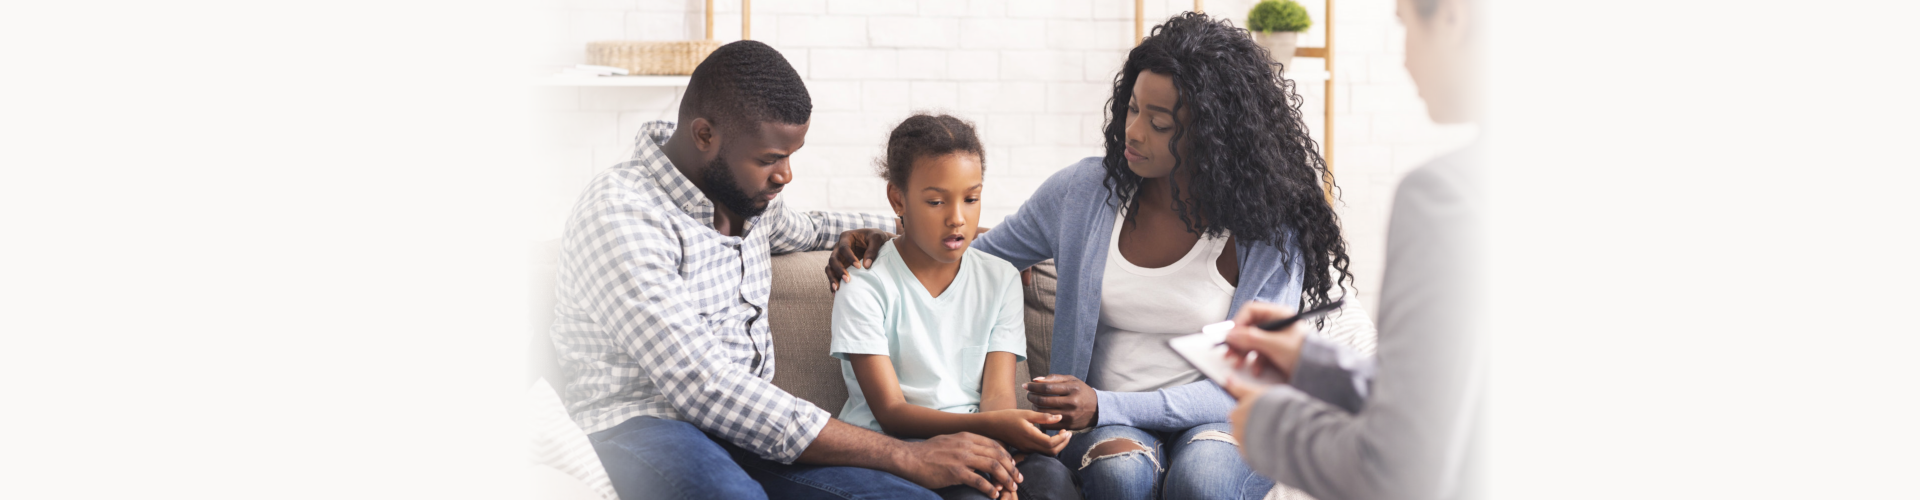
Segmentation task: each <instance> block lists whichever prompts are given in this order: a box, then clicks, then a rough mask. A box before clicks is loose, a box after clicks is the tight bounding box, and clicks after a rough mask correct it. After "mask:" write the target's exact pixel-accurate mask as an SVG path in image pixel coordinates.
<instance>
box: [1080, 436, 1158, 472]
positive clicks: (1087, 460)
mask: <svg viewBox="0 0 1920 500" xmlns="http://www.w3.org/2000/svg"><path fill="white" fill-rule="evenodd" d="M1120 440H1126V441H1127V442H1131V443H1133V445H1134V446H1136V447H1139V448H1140V449H1137V450H1127V451H1122V452H1119V453H1110V454H1106V455H1100V456H1097V457H1096V456H1093V449H1094V448H1099V447H1100V445H1103V444H1107V443H1111V442H1114V441H1120ZM1133 455H1145V456H1146V457H1147V463H1150V464H1153V471H1154V472H1159V471H1160V458H1159V457H1155V456H1154V455H1153V450H1152V449H1151V448H1147V445H1146V444H1144V443H1141V442H1139V441H1136V440H1132V439H1127V438H1122V437H1116V438H1107V439H1103V440H1100V442H1097V443H1093V446H1089V447H1087V454H1086V455H1085V456H1082V457H1080V468H1081V469H1082V470H1085V469H1086V468H1087V466H1090V465H1093V463H1094V462H1098V461H1101V460H1106V459H1110V458H1118V457H1127V456H1133Z"/></svg>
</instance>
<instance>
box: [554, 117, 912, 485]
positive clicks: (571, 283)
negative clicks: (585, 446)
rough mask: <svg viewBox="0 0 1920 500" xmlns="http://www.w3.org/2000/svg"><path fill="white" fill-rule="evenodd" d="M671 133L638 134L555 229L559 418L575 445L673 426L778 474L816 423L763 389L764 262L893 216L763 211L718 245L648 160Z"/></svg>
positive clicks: (669, 127) (702, 217)
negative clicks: (571, 425) (621, 159)
mask: <svg viewBox="0 0 1920 500" xmlns="http://www.w3.org/2000/svg"><path fill="white" fill-rule="evenodd" d="M673 130H674V124H673V123H671V122H653V123H648V124H646V125H645V126H644V127H643V128H642V129H641V131H640V134H639V136H638V137H636V138H635V141H634V142H635V144H634V154H633V158H632V159H631V160H629V161H627V162H625V163H622V164H620V165H618V166H615V167H614V168H611V169H608V170H607V171H605V172H603V173H601V174H600V175H599V176H598V177H596V178H595V179H594V180H593V182H592V183H591V184H590V185H589V187H588V188H587V190H586V192H585V194H583V195H582V196H581V198H580V202H579V203H578V204H577V205H575V206H574V209H573V215H572V217H571V218H570V219H569V220H568V222H567V228H566V237H565V241H564V243H563V245H564V246H563V249H562V250H561V259H560V276H559V290H558V291H557V294H558V300H557V301H556V304H555V306H554V316H555V319H554V325H553V343H554V347H555V348H556V350H557V351H558V353H559V357H560V364H561V366H562V367H563V368H564V369H565V372H566V374H567V377H568V381H567V385H566V391H565V394H564V397H565V399H566V402H567V409H568V411H569V412H571V413H572V415H573V419H574V421H575V422H577V423H579V424H580V427H581V428H582V429H583V430H585V431H586V432H588V433H593V432H598V431H601V430H605V429H607V428H610V427H613V426H615V425H619V424H620V423H621V422H625V421H627V420H628V419H631V418H634V417H642V416H650V417H658V418H666V419H674V420H681V421H685V422H688V423H692V424H694V426H696V427H699V428H700V429H701V430H704V431H707V432H710V433H712V434H714V435H717V436H720V437H721V438H722V439H726V440H727V441H730V442H732V443H734V444H735V445H738V446H740V447H741V448H743V449H746V450H749V451H752V452H754V453H756V454H758V455H760V456H761V457H764V458H766V459H768V460H774V461H778V462H781V463H791V462H793V460H794V459H796V458H799V456H800V452H801V451H804V450H805V449H806V447H807V445H808V444H810V443H812V442H813V439H814V437H815V436H817V435H819V433H820V429H821V428H823V427H825V426H826V424H827V419H828V416H827V412H826V410H822V409H820V408H819V407H816V406H814V405H813V404H812V403H808V402H806V401H805V400H802V399H800V398H797V397H794V396H793V395H791V394H788V393H787V392H786V391H783V390H781V389H780V388H778V387H774V386H773V382H772V380H773V373H774V371H773V370H774V360H773V344H772V340H773V339H772V337H771V336H770V335H769V334H768V332H767V317H766V311H767V294H768V292H769V290H770V283H769V281H770V280H771V278H772V270H771V268H770V267H769V257H770V254H771V253H773V252H779V253H786V252H794V251H806V250H820V249H828V248H832V246H833V244H834V242H835V241H837V240H838V238H839V235H840V233H841V232H842V231H846V230H849V229H857V228H863V227H874V228H882V229H887V230H894V229H895V228H894V225H893V218H892V217H883V216H879V215H870V214H849V213H830V212H807V213H800V212H795V211H789V210H787V209H786V206H785V204H784V203H782V200H779V199H776V200H774V201H773V202H772V203H771V205H770V206H768V207H767V211H766V212H765V213H763V214H761V215H760V216H758V217H754V218H752V219H749V220H747V222H746V224H745V228H746V231H745V236H725V235H722V234H720V232H719V231H716V230H715V229H714V228H713V210H714V207H713V203H712V202H711V201H708V200H707V198H706V197H705V196H704V195H702V194H701V193H700V190H699V189H698V188H696V187H694V185H693V183H692V182H691V181H689V180H688V179H687V178H686V176H684V175H681V174H680V171H679V170H677V169H675V168H674V166H673V163H672V162H669V161H668V160H667V155H666V153H665V152H664V151H662V150H661V149H660V145H661V144H665V143H666V141H667V138H668V137H670V136H672V134H673ZM823 286H824V284H823ZM820 355H821V356H825V355H827V353H824V352H822V353H820Z"/></svg>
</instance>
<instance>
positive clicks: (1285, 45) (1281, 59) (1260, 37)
mask: <svg viewBox="0 0 1920 500" xmlns="http://www.w3.org/2000/svg"><path fill="white" fill-rule="evenodd" d="M1253 41H1254V43H1258V44H1260V46H1261V47H1266V48H1267V54H1268V55H1269V56H1270V57H1272V58H1273V62H1277V63H1280V67H1281V69H1293V49H1294V48H1295V47H1299V46H1300V32H1298V31H1275V32H1270V33H1262V32H1258V31H1255V32H1253Z"/></svg>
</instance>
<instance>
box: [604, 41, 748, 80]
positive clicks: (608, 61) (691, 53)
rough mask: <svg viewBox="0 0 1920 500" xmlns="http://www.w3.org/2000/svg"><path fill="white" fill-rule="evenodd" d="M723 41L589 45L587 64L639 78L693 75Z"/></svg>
mask: <svg viewBox="0 0 1920 500" xmlns="http://www.w3.org/2000/svg"><path fill="white" fill-rule="evenodd" d="M717 48H720V42H716V41H713V40H689V41H683V42H629V41H606V42H589V43H587V64H597V65H601V66H613V67H615V68H626V70H627V71H631V72H633V74H636V75H691V74H693V68H694V67H695V66H699V65H700V61H705V60H706V59H707V54H712V53H713V49H717Z"/></svg>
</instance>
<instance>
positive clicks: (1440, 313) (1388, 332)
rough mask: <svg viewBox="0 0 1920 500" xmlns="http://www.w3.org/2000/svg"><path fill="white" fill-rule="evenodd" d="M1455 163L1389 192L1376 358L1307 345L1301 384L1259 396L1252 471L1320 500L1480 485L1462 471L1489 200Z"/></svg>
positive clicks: (1467, 454) (1479, 368) (1403, 495)
mask: <svg viewBox="0 0 1920 500" xmlns="http://www.w3.org/2000/svg"><path fill="white" fill-rule="evenodd" d="M1449 160H1452V161H1451V162H1449ZM1460 160H1462V158H1460V155H1454V156H1450V157H1448V158H1444V159H1442V160H1440V161H1436V162H1435V163H1434V164H1431V165H1429V166H1427V167H1425V168H1422V169H1420V170H1418V171H1415V172H1414V173H1412V174H1410V175H1408V176H1407V179H1406V180H1405V181H1403V182H1402V183H1401V187H1400V189H1399V192H1398V193H1397V194H1396V196H1395V199H1394V208H1393V214H1392V220H1391V222H1390V225H1389V227H1388V236H1387V238H1388V242H1387V247H1388V248H1387V264H1386V272H1385V274H1384V276H1383V280H1382V284H1381V298H1380V309H1379V312H1380V313H1379V314H1380V320H1379V351H1378V353H1377V366H1376V365H1375V364H1374V362H1371V361H1370V360H1365V359H1362V358H1358V357H1357V356H1352V355H1350V354H1349V353H1346V352H1345V351H1344V350H1341V349H1337V348H1334V347H1333V346H1331V345H1330V344H1328V343H1326V342H1324V341H1321V342H1311V341H1310V342H1308V343H1307V344H1306V346H1304V347H1303V349H1302V353H1301V362H1300V365H1299V366H1300V367H1299V368H1298V369H1297V374H1296V376H1295V380H1294V385H1292V386H1279V387H1275V388H1272V389H1269V390H1268V391H1267V392H1266V393H1264V394H1262V395H1261V396H1260V397H1259V399H1258V400H1257V401H1256V402H1255V403H1254V407H1253V410H1252V412H1251V414H1250V416H1249V418H1248V420H1247V422H1246V430H1245V433H1246V435H1245V436H1243V437H1242V444H1243V446H1244V447H1245V448H1244V450H1243V451H1244V453H1245V455H1246V456H1247V459H1248V465H1251V466H1252V467H1253V468H1254V470H1256V471H1258V472H1260V473H1261V474H1264V475H1266V476H1268V477H1271V478H1273V479H1275V480H1277V481H1279V482H1281V483H1285V484H1287V485H1289V486H1293V487H1295V488H1298V489H1300V490H1302V491H1305V492H1306V493H1307V494H1309V495H1312V496H1313V497H1314V498H1318V499H1320V500H1343V499H1372V498H1393V499H1441V498H1459V497H1462V496H1470V495H1471V494H1472V493H1471V492H1473V491H1474V490H1475V489H1476V488H1477V482H1474V483H1472V484H1468V483H1463V480H1466V481H1475V480H1476V478H1477V476H1475V475H1474V474H1471V473H1469V472H1465V471H1469V470H1473V469H1471V468H1470V467H1471V464H1472V463H1474V462H1476V460H1475V459H1476V458H1477V457H1478V456H1479V455H1480V451H1479V450H1480V448H1479V443H1478V441H1477V439H1476V437H1475V436H1476V435H1477V434H1478V432H1477V429H1478V427H1477V425H1476V424H1477V422H1478V419H1479V417H1478V415H1479V412H1480V408H1481V403H1480V401H1481V398H1482V394H1483V390H1482V386H1483V385H1484V382H1483V378H1484V376H1485V368H1484V362H1483V359H1482V356H1484V354H1483V352H1484V351H1483V349H1482V346H1480V345H1479V343H1480V342H1479V338H1480V335H1479V332H1480V331H1481V325H1482V324H1483V323H1482V322H1481V320H1480V318H1481V314H1480V309H1479V308H1480V307H1481V306H1482V305H1483V304H1482V301H1481V300H1480V299H1479V297H1480V295H1479V293H1480V292H1481V287H1480V285H1479V282H1478V281H1477V280H1478V278H1479V277H1480V271H1479V268H1478V266H1477V265H1475V264H1476V263H1477V262H1478V260H1477V259H1478V258H1480V257H1481V256H1482V255H1484V253H1483V252H1482V251H1481V249H1480V247H1479V245H1478V243H1479V241H1480V238H1481V231H1480V229H1479V228H1480V226H1479V224H1478V221H1479V220H1480V219H1479V216H1480V213H1481V209H1480V206H1481V205H1480V203H1481V201H1480V200H1481V199H1483V198H1481V197H1480V194H1479V192H1478V185H1479V184H1478V182H1476V179H1475V177H1476V176H1475V175H1474V173H1475V171H1473V170H1469V169H1470V168H1471V167H1472V162H1462V161H1460ZM1368 374H1371V376H1370V377H1369V376H1368ZM1369 379H1370V380H1371V383H1368V382H1367V381H1368V380H1369Z"/></svg>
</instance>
